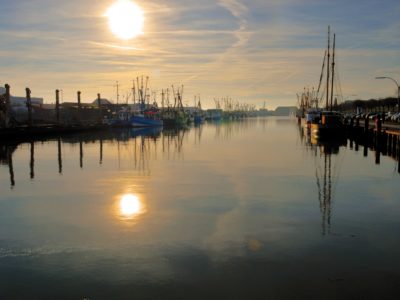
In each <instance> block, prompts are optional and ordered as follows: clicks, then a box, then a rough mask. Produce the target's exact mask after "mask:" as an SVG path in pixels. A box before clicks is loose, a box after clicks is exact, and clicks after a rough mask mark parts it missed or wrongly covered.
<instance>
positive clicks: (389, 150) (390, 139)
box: [387, 133, 393, 156]
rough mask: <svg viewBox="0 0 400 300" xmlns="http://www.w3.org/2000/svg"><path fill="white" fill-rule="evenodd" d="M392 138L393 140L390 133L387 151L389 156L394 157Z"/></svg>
mask: <svg viewBox="0 0 400 300" xmlns="http://www.w3.org/2000/svg"><path fill="white" fill-rule="evenodd" d="M392 138H393V135H392V134H391V133H388V138H387V149H388V155H389V156H392Z"/></svg>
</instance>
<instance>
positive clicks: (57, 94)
mask: <svg viewBox="0 0 400 300" xmlns="http://www.w3.org/2000/svg"><path fill="white" fill-rule="evenodd" d="M56 122H57V125H60V91H59V90H56Z"/></svg>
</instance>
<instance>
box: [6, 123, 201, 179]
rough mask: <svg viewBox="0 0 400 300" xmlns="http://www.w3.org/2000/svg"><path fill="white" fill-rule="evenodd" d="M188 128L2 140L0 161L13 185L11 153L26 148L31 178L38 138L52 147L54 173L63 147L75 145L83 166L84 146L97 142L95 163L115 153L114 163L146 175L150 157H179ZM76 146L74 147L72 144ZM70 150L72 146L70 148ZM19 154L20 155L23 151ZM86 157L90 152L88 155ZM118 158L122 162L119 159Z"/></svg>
mask: <svg viewBox="0 0 400 300" xmlns="http://www.w3.org/2000/svg"><path fill="white" fill-rule="evenodd" d="M195 132H196V136H195V139H196V141H197V142H198V143H200V139H201V132H202V129H201V127H199V128H196V131H195ZM187 133H188V130H186V129H164V130H163V129H161V128H143V129H116V130H107V131H102V132H91V133H85V134H74V135H66V136H59V137H57V138H55V139H54V138H53V139H49V140H45V139H42V140H31V141H27V142H21V143H18V142H9V143H7V142H3V143H0V164H1V165H4V166H8V169H9V177H10V185H11V187H14V186H15V184H16V182H15V176H14V164H13V155H14V154H15V152H16V151H18V152H19V151H21V152H22V153H24V152H26V149H27V148H26V146H28V147H29V150H28V151H27V152H28V153H26V154H28V155H29V178H30V179H31V180H34V179H35V166H36V164H40V159H39V161H38V160H37V159H36V157H35V156H37V155H41V151H42V150H40V151H38V150H37V145H36V144H38V142H42V144H41V145H40V147H42V146H43V147H46V149H47V150H46V151H54V150H55V151H56V156H55V157H56V163H57V167H58V174H60V175H63V172H64V162H63V160H64V155H65V154H66V153H64V147H65V145H71V146H73V148H71V149H77V152H78V153H77V154H78V155H79V168H80V169H84V168H85V151H86V150H85V149H86V148H87V147H89V148H90V150H92V149H93V147H92V145H93V144H95V145H96V144H97V145H98V148H97V149H98V153H99V154H98V155H99V156H98V157H99V160H98V164H99V165H100V166H101V165H103V163H104V162H105V160H106V159H110V158H111V157H113V156H114V155H115V154H116V155H117V157H118V167H119V168H120V169H125V168H127V167H129V168H132V169H133V170H135V171H137V172H139V173H140V174H141V175H146V176H149V175H150V174H151V166H150V161H151V160H156V159H157V158H158V155H162V158H163V159H166V160H176V159H183V145H184V140H185V137H186V136H187ZM75 146H78V147H77V148H74V147H75ZM73 151H74V150H73ZM26 154H23V155H26ZM88 157H89V158H90V157H91V155H88ZM122 160H124V162H123V163H122Z"/></svg>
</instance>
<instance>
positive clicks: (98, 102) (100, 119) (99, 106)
mask: <svg viewBox="0 0 400 300" xmlns="http://www.w3.org/2000/svg"><path fill="white" fill-rule="evenodd" d="M97 106H98V108H99V122H100V123H101V122H102V119H103V113H102V111H101V95H100V94H97Z"/></svg>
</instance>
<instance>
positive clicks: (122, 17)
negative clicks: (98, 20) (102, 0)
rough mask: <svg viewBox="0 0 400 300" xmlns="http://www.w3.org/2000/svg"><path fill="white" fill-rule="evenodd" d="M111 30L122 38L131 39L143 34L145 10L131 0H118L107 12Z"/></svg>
mask: <svg viewBox="0 0 400 300" xmlns="http://www.w3.org/2000/svg"><path fill="white" fill-rule="evenodd" d="M106 17H107V18H108V25H109V27H110V30H111V32H112V33H113V34H114V35H115V36H117V37H118V38H120V39H123V40H130V39H133V38H135V37H137V36H139V35H141V34H143V23H144V13H143V10H142V9H141V8H140V7H139V6H138V5H137V4H136V3H134V2H132V1H130V0H118V1H117V2H115V3H114V4H112V5H111V6H110V7H109V8H108V10H107V12H106Z"/></svg>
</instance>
